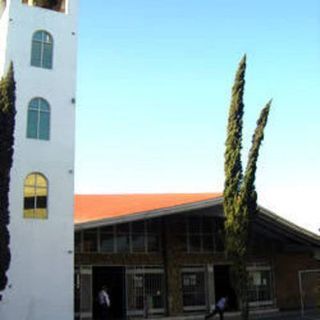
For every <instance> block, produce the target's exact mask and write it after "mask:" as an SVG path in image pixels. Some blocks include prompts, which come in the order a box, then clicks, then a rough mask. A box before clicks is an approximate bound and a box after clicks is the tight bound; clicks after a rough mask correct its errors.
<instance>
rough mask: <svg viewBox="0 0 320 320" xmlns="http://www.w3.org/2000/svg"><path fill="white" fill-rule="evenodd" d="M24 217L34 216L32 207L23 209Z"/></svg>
mask: <svg viewBox="0 0 320 320" xmlns="http://www.w3.org/2000/svg"><path fill="white" fill-rule="evenodd" d="M23 217H24V218H34V209H24V210H23Z"/></svg>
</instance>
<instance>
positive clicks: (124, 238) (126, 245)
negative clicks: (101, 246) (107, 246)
mask: <svg viewBox="0 0 320 320" xmlns="http://www.w3.org/2000/svg"><path fill="white" fill-rule="evenodd" d="M129 251H130V237H129V234H124V235H117V252H129Z"/></svg>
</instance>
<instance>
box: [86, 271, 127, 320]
mask: <svg viewBox="0 0 320 320" xmlns="http://www.w3.org/2000/svg"><path fill="white" fill-rule="evenodd" d="M92 276H93V281H92V292H93V297H94V299H93V306H92V310H93V319H98V299H97V297H98V293H99V291H100V290H101V287H102V286H104V285H105V286H107V288H108V294H109V297H110V302H111V306H110V308H109V317H108V319H110V320H122V319H125V318H126V302H125V301H126V297H125V293H126V288H125V268H124V267H93V268H92Z"/></svg>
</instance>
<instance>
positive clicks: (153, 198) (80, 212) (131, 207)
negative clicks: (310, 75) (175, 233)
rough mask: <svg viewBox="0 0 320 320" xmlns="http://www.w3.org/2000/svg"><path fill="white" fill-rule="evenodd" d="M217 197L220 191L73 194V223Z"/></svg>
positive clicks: (122, 215) (219, 195)
mask: <svg viewBox="0 0 320 320" xmlns="http://www.w3.org/2000/svg"><path fill="white" fill-rule="evenodd" d="M221 196H222V195H221V193H170V194H120V195H87V194H86V195H84V194H81V195H75V208H74V222H75V223H84V222H92V221H97V220H103V219H109V218H110V219H111V218H116V217H125V216H129V215H132V214H137V213H141V212H145V211H152V210H157V209H162V208H169V207H174V206H178V205H183V204H187V203H193V202H199V201H204V200H209V199H216V198H219V197H221Z"/></svg>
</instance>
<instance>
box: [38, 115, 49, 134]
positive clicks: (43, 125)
mask: <svg viewBox="0 0 320 320" xmlns="http://www.w3.org/2000/svg"><path fill="white" fill-rule="evenodd" d="M49 131H50V114H49V112H41V113H40V124H39V139H41V140H49Z"/></svg>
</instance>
